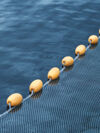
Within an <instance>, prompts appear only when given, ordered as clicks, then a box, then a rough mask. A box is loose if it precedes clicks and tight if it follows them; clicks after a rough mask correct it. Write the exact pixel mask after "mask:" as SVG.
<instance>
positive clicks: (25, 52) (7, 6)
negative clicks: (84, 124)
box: [0, 0, 100, 132]
mask: <svg viewBox="0 0 100 133" xmlns="http://www.w3.org/2000/svg"><path fill="white" fill-rule="evenodd" d="M99 28H100V1H99V0H95V1H92V2H91V0H84V1H81V0H76V1H74V0H62V1H58V0H55V1H53V0H37V1H35V0H31V1H25V0H21V1H17V0H1V1H0V113H2V112H4V111H5V110H6V107H7V106H6V99H7V97H8V96H9V95H10V94H12V93H15V92H18V93H21V94H22V95H23V97H26V96H27V95H28V94H29V91H28V88H29V84H30V83H31V81H33V80H35V79H37V78H40V79H41V80H42V81H43V82H45V81H47V72H48V70H49V69H50V68H51V67H54V66H57V67H59V68H61V59H62V58H63V57H64V56H66V55H70V56H72V57H75V56H74V50H75V47H76V46H77V45H79V44H80V43H83V44H85V45H87V38H88V36H89V35H91V34H98V29H99ZM91 132H92V131H91Z"/></svg>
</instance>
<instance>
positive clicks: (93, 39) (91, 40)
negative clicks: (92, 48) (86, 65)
mask: <svg viewBox="0 0 100 133" xmlns="http://www.w3.org/2000/svg"><path fill="white" fill-rule="evenodd" d="M98 40H99V38H98V37H97V36H96V35H91V36H90V37H89V38H88V42H89V43H91V44H97V43H98Z"/></svg>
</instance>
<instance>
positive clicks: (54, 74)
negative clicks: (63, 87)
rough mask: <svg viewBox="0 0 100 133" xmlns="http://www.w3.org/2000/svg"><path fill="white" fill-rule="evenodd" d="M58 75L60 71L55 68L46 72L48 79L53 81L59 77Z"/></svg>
mask: <svg viewBox="0 0 100 133" xmlns="http://www.w3.org/2000/svg"><path fill="white" fill-rule="evenodd" d="M59 75H60V70H59V68H57V67H53V68H52V69H51V70H50V71H49V72H48V79H51V80H55V79H57V78H58V77H59Z"/></svg>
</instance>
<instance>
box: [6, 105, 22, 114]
mask: <svg viewBox="0 0 100 133" xmlns="http://www.w3.org/2000/svg"><path fill="white" fill-rule="evenodd" d="M21 107H22V104H20V105H19V106H16V107H15V108H14V109H12V110H11V111H10V113H15V112H17V111H19V110H20V109H21ZM7 110H9V106H7Z"/></svg>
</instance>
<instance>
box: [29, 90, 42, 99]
mask: <svg viewBox="0 0 100 133" xmlns="http://www.w3.org/2000/svg"><path fill="white" fill-rule="evenodd" d="M41 95H42V90H40V91H39V92H37V93H35V94H33V96H31V98H32V99H38V98H40V96H41Z"/></svg>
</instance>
